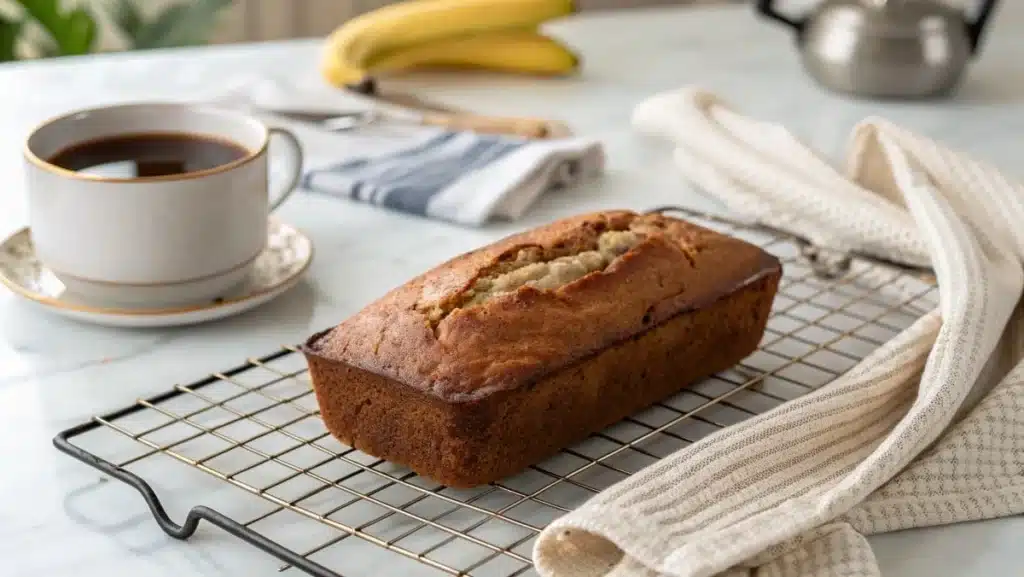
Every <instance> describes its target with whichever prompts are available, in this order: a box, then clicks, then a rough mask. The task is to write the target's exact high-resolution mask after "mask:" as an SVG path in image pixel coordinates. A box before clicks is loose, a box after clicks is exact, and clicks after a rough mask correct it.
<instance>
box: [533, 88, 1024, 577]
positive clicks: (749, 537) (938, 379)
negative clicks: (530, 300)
mask: <svg viewBox="0 0 1024 577" xmlns="http://www.w3.org/2000/svg"><path fill="white" fill-rule="evenodd" d="M633 118H634V124H635V126H636V127H637V128H638V129H639V130H640V131H642V132H644V133H648V134H654V135H658V136H660V137H663V138H664V139H666V140H667V141H669V142H670V143H671V145H672V146H673V148H674V160H675V163H676V164H677V166H678V167H679V168H680V169H681V172H682V174H683V175H684V177H685V178H687V179H689V180H691V181H692V182H693V183H695V184H696V185H697V186H698V187H700V188H701V189H703V190H705V191H707V192H709V193H710V194H712V195H714V196H717V197H718V198H720V199H721V200H723V201H724V202H725V203H726V204H727V205H728V206H730V207H731V208H732V209H734V210H735V211H738V212H740V213H741V214H744V215H746V216H749V217H753V218H754V219H756V220H760V221H761V222H763V223H765V224H770V225H774V226H777V227H781V228H785V229H788V230H791V231H793V232H796V233H799V234H802V235H804V236H807V237H811V238H813V239H814V240H815V241H816V242H818V243H820V244H821V245H823V246H825V247H827V248H834V249H839V250H857V251H860V252H862V253H868V254H874V255H878V256H884V257H885V258H887V259H891V260H897V261H899V262H903V263H906V264H930V265H931V267H932V268H933V270H934V271H935V274H936V277H937V280H938V285H939V295H940V303H939V306H938V308H937V309H936V310H934V311H932V312H931V313H930V314H927V315H925V316H924V317H922V318H921V319H920V320H919V321H917V322H916V323H915V324H914V325H912V326H911V327H910V328H908V329H907V330H906V331H904V332H903V333H900V334H899V335H897V336H896V337H894V338H893V339H892V340H891V341H890V342H889V343H887V344H886V345H884V346H882V347H881V348H879V349H878V350H877V351H875V352H874V353H873V354H871V355H869V356H868V358H866V359H865V360H864V361H862V362H861V363H860V364H858V365H857V366H856V367H854V368H853V369H851V370H850V371H849V372H848V373H846V374H845V375H843V376H841V377H839V378H837V379H836V380H835V381H833V382H832V383H830V384H829V385H827V386H825V387H822V388H821V389H819V390H817V391H814V392H811V393H809V394H807V395H805V396H803V397H801V398H799V399H796V400H794V401H790V402H789V403H786V404H783V405H781V406H779V407H778V408H776V409H774V410H772V411H770V412H768V413H765V414H762V415H758V416H756V417H753V418H751V419H750V420H748V421H745V422H743V423H741V424H738V425H734V426H732V427H729V428H727V429H724V430H721V431H719V432H717V433H714V434H712V435H709V436H708V437H705V438H704V439H702V440H701V441H699V442H697V443H694V444H693V445H689V446H687V447H685V448H684V449H682V450H680V451H678V452H677V453H675V454H673V455H670V456H669V457H667V458H665V459H663V460H661V461H659V462H658V463H655V464H653V465H651V466H649V467H648V468H646V469H644V470H642V471H640V472H638V473H637V474H635V475H633V476H632V477H629V478H627V479H625V480H623V481H621V482H620V483H618V484H617V485H614V486H612V487H610V488H609V489H607V490H606V491H604V492H602V493H600V494H598V495H596V496H595V497H593V498H592V499H591V500H590V501H588V502H587V503H584V504H583V505H582V506H581V507H580V508H578V509H577V510H575V511H572V512H570V513H568V514H566V515H565V516H563V517H562V518H560V519H556V520H555V521H554V522H553V523H552V524H551V525H549V526H548V527H547V528H546V529H545V530H544V531H543V532H542V533H541V534H540V536H539V538H538V539H537V542H536V545H535V548H534V560H535V562H536V565H537V568H538V571H539V572H540V573H541V574H542V575H544V576H546V577H595V576H601V575H605V576H615V577H634V576H635V577H659V576H672V577H710V576H713V575H718V576H720V577H750V576H754V575H757V576H759V577H811V576H814V577H818V576H820V577H825V576H829V577H832V576H836V577H838V576H845V577H878V576H879V568H878V565H877V562H876V560H875V557H874V555H873V553H872V550H871V547H870V545H869V543H868V541H867V539H866V538H865V536H866V535H871V534H874V533H882V532H886V531H896V530H902V529H909V528H915V527H926V526H933V525H943V524H949V523H957V522H964V521H976V520H980V519H991V518H996V517H1004V516H1010V515H1016V514H1021V513H1024V361H1022V360H1021V357H1022V354H1021V353H1022V346H1021V345H1022V338H1021V337H1022V335H1024V315H1022V313H1021V311H1022V310H1024V307H1022V306H1021V302H1020V299H1021V293H1022V289H1024V266H1022V262H1024V228H1022V227H1021V226H1020V223H1022V222H1024V200H1022V199H1024V185H1022V184H1021V183H1019V182H1015V181H1014V180H1012V179H1010V178H1008V177H1007V176H1006V175H1004V174H1002V173H1001V172H1000V171H999V170H998V169H997V168H995V167H994V166H991V165H988V164H986V163H984V162H981V161H978V160H975V159H972V158H970V157H968V156H967V155H964V154H962V153H959V152H956V151H953V150H950V149H948V148H945V147H944V146H942V145H941V144H939V143H937V142H934V141H932V140H929V139H927V138H925V137H923V136H920V135H917V134H914V133H912V132H910V131H908V130H906V129H904V128H902V127H900V126H897V125H894V124H892V123H891V122H888V121H886V120H884V119H879V118H869V119H867V120H865V121H863V122H862V123H860V124H859V125H858V126H857V127H856V128H855V129H854V130H853V134H852V147H851V150H850V154H849V156H848V158H847V163H846V170H845V172H842V171H840V170H837V169H835V168H833V167H832V166H831V165H830V164H829V163H828V162H826V161H825V160H823V159H821V158H820V157H819V156H818V155H817V154H816V153H815V152H814V151H812V150H811V149H810V148H808V147H807V146H806V145H804V144H803V143H802V142H800V141H799V140H798V139H797V138H796V137H794V136H793V135H792V134H791V133H790V132H788V131H787V130H786V129H785V128H784V127H782V126H779V125H776V124H771V123H768V122H760V121H757V120H754V119H750V118H747V117H744V116H742V115H740V114H738V113H737V112H735V111H733V110H732V109H731V108H730V107H729V106H728V105H727V104H725V103H724V102H722V101H721V100H720V99H719V98H718V97H716V96H715V95H713V94H710V93H707V92H704V91H701V90H699V89H684V90H680V91H674V92H669V93H664V94H659V95H656V96H654V97H652V98H650V99H648V100H647V101H645V102H643V103H642V104H641V105H640V106H638V107H637V108H636V110H635V111H634V117H633ZM1021 567H1024V565H1022V566H1021ZM1011 573H1013V570H1011Z"/></svg>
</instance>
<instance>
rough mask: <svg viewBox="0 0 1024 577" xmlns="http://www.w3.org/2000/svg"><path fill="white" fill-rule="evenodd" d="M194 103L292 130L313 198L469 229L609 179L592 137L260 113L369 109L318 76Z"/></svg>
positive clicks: (234, 86)
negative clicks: (325, 126)
mask: <svg viewBox="0 0 1024 577" xmlns="http://www.w3.org/2000/svg"><path fill="white" fill-rule="evenodd" d="M195 98H196V100H197V101H198V102H212V103H214V104H217V105H221V106H230V107H235V108H241V109H246V110H248V111H249V112H250V113H252V114H255V115H257V116H260V117H266V118H265V120H266V122H267V123H268V124H270V125H279V126H285V127H287V128H289V129H291V130H292V131H294V132H295V134H296V135H297V136H298V137H299V139H300V140H301V141H302V147H303V152H304V156H305V164H304V172H305V174H304V179H303V182H302V184H303V185H304V186H303V188H305V189H306V190H308V191H311V192H314V193H318V194H325V195H329V196H332V197H337V198H346V199H353V200H355V201H359V202H367V203H371V204H374V205H378V206H380V207H382V208H385V209H389V210H395V211H401V212H405V213H410V214H415V215H419V216H424V217H428V218H436V219H440V220H445V221H450V222H454V223H458V224H463V225H467V226H480V225H483V224H485V223H486V222H487V221H489V220H496V219H508V220H514V219H517V218H519V217H520V216H522V215H523V214H524V213H525V212H526V211H527V210H528V209H529V208H530V206H531V205H532V204H533V203H534V202H535V201H536V200H537V199H538V198H539V197H540V196H541V195H542V194H544V193H546V192H549V191H553V190H558V189H563V188H565V187H569V186H572V185H574V184H577V183H579V182H581V181H583V180H585V179H589V178H596V177H598V176H600V175H601V174H602V173H603V172H604V164H605V153H604V147H603V145H602V144H601V142H600V141H598V140H595V139H591V138H583V137H564V138H553V139H549V140H527V139H523V138H518V137H515V136H505V135H487V134H477V133H471V132H452V131H446V130H442V129H438V128H432V127H431V128H427V127H421V126H414V125H411V124H404V123H388V122H381V123H376V124H370V125H366V126H363V127H359V128H356V129H353V130H350V131H347V132H330V131H327V130H322V129H320V128H318V127H315V126H312V125H307V124H304V123H299V122H294V121H289V120H288V119H287V118H285V117H280V116H277V115H274V114H272V113H267V112H264V110H274V109H279V110H300V111H301V110H338V111H354V110H365V109H366V107H367V106H368V103H367V101H366V100H365V99H363V98H360V97H358V96H355V95H352V94H347V93H346V92H345V91H339V90H337V89H335V88H334V87H332V86H329V85H325V84H324V83H323V81H322V80H321V79H320V78H319V76H315V77H314V78H307V79H306V80H305V81H304V82H303V81H299V80H296V79H295V78H293V77H291V76H288V77H286V78H280V77H275V76H264V75H256V76H247V75H246V76H240V77H237V78H233V79H225V81H224V82H223V83H222V84H220V85H218V86H216V87H213V88H211V89H210V91H209V93H203V92H202V91H198V90H197V94H196V96H195ZM375 105H377V104H375ZM380 106H383V105H380ZM391 111H392V112H396V113H398V114H399V115H401V113H402V112H406V113H407V112H408V111H404V110H403V109H398V108H395V109H393V110H391ZM270 171H271V178H272V179H274V178H279V177H280V178H285V177H286V176H285V174H282V170H281V167H279V166H277V165H276V164H275V163H274V161H273V159H272V161H271V166H270Z"/></svg>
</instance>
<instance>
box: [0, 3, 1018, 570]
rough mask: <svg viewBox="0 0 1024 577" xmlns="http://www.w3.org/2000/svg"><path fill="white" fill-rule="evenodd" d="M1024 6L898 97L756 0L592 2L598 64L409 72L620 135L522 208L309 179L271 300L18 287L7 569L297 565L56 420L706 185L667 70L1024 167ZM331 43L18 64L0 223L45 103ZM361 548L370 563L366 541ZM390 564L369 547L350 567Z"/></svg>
mask: <svg viewBox="0 0 1024 577" xmlns="http://www.w3.org/2000/svg"><path fill="white" fill-rule="evenodd" d="M1022 26H1024V4H1022V3H1017V2H1005V3H1003V6H1002V10H1001V11H1000V12H998V13H997V14H996V17H995V18H994V24H993V26H992V29H991V34H990V35H989V37H988V42H987V45H986V47H985V51H984V53H983V57H982V58H981V59H980V60H979V61H977V62H975V63H973V65H972V68H971V70H970V73H969V76H968V78H967V82H966V84H965V86H964V87H963V89H962V90H961V92H960V93H959V94H958V96H957V97H956V98H954V99H951V100H948V101H943V102H908V103H885V104H882V103H877V102H863V101H861V102H857V101H849V100H846V99H843V98H840V97H837V96H834V95H831V94H827V93H825V92H823V91H821V90H819V89H818V88H817V87H816V86H815V85H813V84H812V83H811V81H810V80H809V79H808V78H807V77H806V76H805V75H804V74H803V72H802V71H801V70H800V68H799V66H798V63H797V60H796V55H795V52H794V49H793V42H792V39H791V38H789V37H787V32H786V31H784V30H781V29H779V28H778V27H776V26H774V25H771V24H768V23H765V22H763V21H760V20H758V19H756V18H755V17H754V16H753V14H752V12H751V10H749V9H748V8H747V7H729V8H706V9H704V8H702V9H678V10H668V9H656V10H645V11H637V12H633V13H615V14H604V15H602V14H595V15H589V16H587V17H579V18H574V19H571V20H569V21H566V22H562V23H558V25H556V26H553V27H552V30H554V31H555V32H556V33H558V34H559V35H561V36H562V37H563V38H565V39H566V40H568V41H569V42H571V43H572V44H574V45H575V46H576V47H577V48H578V49H580V50H581V51H582V53H583V55H584V58H585V60H586V69H585V73H584V74H583V75H582V77H580V78H578V79H573V80H568V81H558V80H548V81H529V80H526V79H522V78H487V77H485V76H473V77H459V78H455V77H451V78H446V79H445V82H434V83H431V82H429V81H428V80H427V79H422V78H421V79H410V80H408V81H406V82H404V83H403V85H404V86H403V87H406V88H410V89H416V90H419V91H421V92H422V93H423V94H425V95H428V96H431V97H433V98H435V99H437V100H442V101H445V102H448V103H450V104H453V105H461V106H467V107H470V108H473V109H475V110H478V111H481V112H494V113H502V114H531V115H539V116H545V115H546V116H551V117H556V118H562V119H564V120H567V121H568V122H570V123H571V124H572V125H573V127H574V128H575V129H576V130H577V131H578V132H580V133H585V134H590V135H594V136H597V137H599V138H601V139H603V140H604V142H605V143H606V144H607V151H608V155H609V169H608V174H607V176H606V177H605V178H604V179H602V180H601V181H600V182H596V183H594V184H592V185H590V186H586V187H582V188H579V189H576V190H572V191H569V192H566V193H564V194H559V195H556V196H550V197H548V198H545V199H543V200H542V201H541V202H540V204H539V205H538V206H537V207H536V209H535V210H533V211H531V213H530V214H529V215H528V217H527V218H526V219H524V220H523V221H522V222H519V223H515V224H503V225H495V226H491V227H487V228H485V229H480V230H467V229H463V228H458V227H453V226H450V225H447V224H441V223H436V222H429V221H425V220H419V219H413V218H407V217H403V216H399V215H395V214H392V213H387V212H385V211H383V210H379V209H374V208H370V207H367V206H362V205H356V204H353V203H351V202H345V201H340V200H331V199H325V198H319V197H313V196H308V195H303V194H299V195H298V196H297V197H296V198H295V199H294V200H293V201H290V202H289V203H288V204H286V206H285V207H284V208H283V209H282V210H281V212H280V216H281V218H283V219H285V220H287V221H289V222H291V223H293V224H295V225H297V226H299V227H300V228H302V229H303V230H305V231H306V232H307V233H308V234H309V235H310V236H311V237H312V238H313V240H314V242H315V243H316V247H317V257H316V260H315V262H314V264H313V266H312V268H311V270H310V271H309V273H308V276H307V278H306V280H305V281H304V282H303V283H302V284H300V285H299V286H298V287H297V288H295V289H294V290H292V291H291V292H289V293H287V294H286V295H284V296H283V297H281V298H280V299H278V300H276V301H274V302H272V303H270V304H268V305H266V306H264V307H262V308H260V309H258V310H256V311H253V312H250V313H247V314H244V315H242V316H238V317H235V318H232V319H228V320H225V321H221V322H216V323H212V324H207V325H202V326H197V327H192V328H185V329H174V330H115V329H105V328H99V327H93V326H88V325H82V324H75V323H73V322H71V321H65V320H62V319H58V318H56V317H54V316H50V315H47V314H44V313H42V312H38V311H36V310H34V309H31V308H29V307H27V306H26V305H25V304H24V303H22V302H19V301H17V300H16V299H15V298H14V296H13V295H11V294H9V293H7V292H6V291H2V292H0V319H2V322H0V455H2V465H0V470H2V472H0V557H2V558H3V561H2V564H0V574H3V575H16V576H22V575H24V576H28V575H43V574H45V575H72V574H74V575H77V576H78V577H88V576H93V575H95V576H97V577H98V576H100V575H103V576H108V575H129V574H141V575H147V576H151V577H156V576H162V575H167V576H174V577H179V576H181V575H196V576H199V575H202V576H219V575H248V576H258V575H274V574H277V567H278V563H277V562H275V561H274V560H273V559H271V558H269V557H267V556H265V555H263V554H261V553H259V552H256V551H255V550H252V549H251V548H249V547H248V546H246V545H244V544H240V543H238V542H236V541H234V540H233V539H232V538H230V537H228V536H227V535H224V534H222V533H221V532H220V531H217V530H215V529H212V528H210V529H200V532H199V534H197V535H196V537H195V538H194V539H193V541H192V542H188V543H185V542H179V541H175V540H173V539H170V538H168V537H167V536H165V535H164V534H163V533H161V532H160V530H159V529H158V528H157V526H156V525H155V524H154V523H153V521H152V518H151V516H150V515H149V513H148V511H147V510H146V509H145V507H144V504H143V502H142V500H141V499H140V498H139V496H138V495H137V494H136V493H135V492H134V491H132V490H131V489H129V488H127V487H125V486H122V485H120V484H119V483H111V482H104V481H103V480H101V475H99V474H98V473H97V472H95V471H93V470H91V469H89V468H87V467H85V466H83V465H81V464H80V463H78V462H75V461H72V460H71V459H69V458H67V457H65V456H63V455H61V454H59V453H58V452H57V451H55V450H54V449H53V447H52V446H51V444H50V442H51V438H52V437H53V435H54V434H55V433H57V432H58V431H60V430H63V429H65V428H67V427H69V426H71V425H74V424H77V423H79V422H81V421H83V420H85V419H88V418H89V417H90V416H91V415H93V414H96V413H98V412H102V411H105V410H109V409H113V408H117V407H120V406H123V405H126V404H129V403H131V402H133V401H134V400H135V399H136V398H137V397H140V396H147V395H151V394H154V393H157V392H160V391H162V390H166V389H168V388H169V387H170V386H171V385H172V384H175V383H183V382H190V381H193V380H195V379H197V378H199V377H201V376H203V375H206V374H208V373H210V372H213V371H218V370H223V369H226V368H228V367H230V366H233V365H236V364H238V363H239V362H241V361H242V360H243V359H244V358H246V357H250V356H258V355H260V354H263V353H266V352H270V351H271V350H273V349H274V348H276V347H277V346H278V345H281V344H285V343H295V342H298V341H300V340H301V339H302V338H303V337H305V336H306V335H307V334H308V333H310V332H311V331H313V330H317V329H320V328H325V327H327V326H329V325H331V324H334V323H335V322H337V321H339V320H340V319H342V318H343V317H345V316H346V315H348V314H350V313H352V312H354V311H355V310H356V309H357V308H359V307H360V306H362V305H363V304H365V303H367V302H368V301H369V300H371V299H372V298H374V297H376V296H377V295H379V294H380V293H381V292H382V291H384V290H385V289H387V288H389V287H391V286H394V285H396V284H399V283H400V282H402V281H404V280H405V279H406V278H407V277H409V276H411V275H412V274H414V273H416V272H419V271H421V270H422V269H424V268H426V267H427V266H429V265H431V264H433V263H436V262H438V261H440V260H442V259H444V258H447V257H449V256H452V255H454V254H455V253H457V252H461V251H463V250H468V249H470V248H472V247H474V246H477V245H479V244H481V243H483V242H484V241H488V240H491V239H494V238H496V237H498V236H502V235H504V234H506V233H508V232H509V231H510V230H513V229H518V228H521V227H526V226H530V225H533V224H536V223H539V222H542V221H545V220H548V219H550V218H552V217H555V216H560V215H565V214H568V213H572V212H577V211H583V210H589V209H597V208H607V207H615V206H624V207H631V208H638V209H643V208H647V207H651V206H653V205H657V204H663V203H688V204H691V205H695V206H706V205H707V201H706V200H703V199H702V198H701V197H700V196H698V195H697V194H695V193H694V192H693V191H690V190H688V189H687V187H686V186H685V185H684V184H682V183H681V182H680V179H679V178H678V176H677V175H676V174H675V173H674V172H673V169H672V167H671V165H670V163H669V151H667V150H665V149H664V148H663V147H661V146H659V145H656V144H652V143H649V142H645V141H644V140H643V139H642V138H640V137H638V136H636V135H634V134H633V133H632V132H631V130H630V128H629V122H628V119H629V114H630V111H631V109H632V107H633V105H634V104H635V103H637V102H638V101H639V100H641V99H642V98H643V97H645V96H647V95H649V94H652V93H654V92H657V91H660V90H664V89H670V88H674V87H678V86H680V85H683V84H687V83H699V84H702V85H704V86H707V87H709V88H712V89H715V90H718V91H720V92H721V93H722V94H723V95H725V96H726V98H728V99H729V100H731V101H733V102H734V103H736V104H737V105H738V106H739V107H741V108H742V109H743V110H745V111H747V112H748V113H750V114H753V115H755V116H759V117H762V118H769V119H774V120H779V121H782V122H785V123H787V124H788V125H789V126H791V127H792V128H793V129H794V130H796V131H797V132H798V133H800V134H802V135H803V136H805V137H806V138H807V139H808V140H809V141H810V142H811V143H812V144H814V145H816V146H819V147H821V148H822V149H823V150H825V151H828V152H835V151H838V150H839V149H840V147H842V146H844V145H845V142H844V139H845V137H846V134H847V133H848V131H849V129H850V127H851V126H852V124H853V123H855V122H856V121H857V120H859V119H861V118H862V117H864V116H866V115H869V114H881V115H884V116H887V117H889V118H891V119H893V120H895V121H897V122H901V123H904V124H906V125H908V126H910V127H912V128H913V129H916V130H919V131H922V132H923V133H926V134H929V135H931V136H933V137H937V138H940V139H943V140H944V141H946V142H948V143H949V144H951V145H953V146H956V147H959V148H962V149H964V150H967V151H970V152H971V153H974V154H976V155H978V156H981V157H983V158H987V159H989V160H992V161H994V162H996V163H998V164H999V165H1001V166H1003V167H1005V168H1006V169H1007V170H1009V171H1010V172H1013V171H1020V172H1022V175H1021V176H1024V170H1021V169H1020V168H1014V167H1015V166H1019V161H1020V158H1021V157H1022V156H1024V140H1022V135H1024V36H1022V35H1020V33H1019V30H1020V29H1021V27H1022ZM318 47H319V44H318V42H314V41H297V42H286V43H270V44H263V45H242V46H231V47H217V48H202V49H195V50H180V51H166V52H156V53H152V54H121V55H109V56H101V57H92V58H83V59H69V60H62V61H52V62H39V63H24V64H15V65H5V66H0V87H2V88H0V135H2V136H0V175H2V182H3V185H4V187H5V188H4V191H3V194H0V233H3V234H7V233H9V232H12V231H13V230H15V229H16V228H18V227H21V226H23V225H24V224H26V215H25V199H24V194H23V191H22V181H21V177H22V172H21V164H20V162H21V161H20V156H19V152H20V146H21V143H22V139H23V138H24V136H25V135H26V133H27V132H28V131H29V130H30V129H31V127H32V126H33V125H35V124H36V123H37V122H39V121H41V120H43V119H45V118H46V117H48V116H51V115H54V114H57V113H62V112H65V111H67V110H70V109H73V108H78V107H84V106H90V105H96V104H103V103H109V102H113V101H126V100H135V99H148V98H160V99H167V98H186V99H187V98H194V97H195V96H196V95H197V94H205V93H209V91H210V90H211V89H215V88H216V87H217V86H219V85H221V84H223V83H224V82H225V80H226V79H228V80H229V79H231V78H234V77H236V76H238V77H241V76H247V75H248V76H252V75H267V74H272V75H275V76H277V77H278V78H282V79H285V80H286V81H288V82H292V83H294V84H295V85H296V86H301V85H314V84H318V79H317V76H316V60H317V51H318ZM303 136H304V139H305V143H306V145H307V147H308V148H309V150H310V151H311V152H312V153H314V154H316V153H321V154H322V153H323V152H324V146H326V143H325V142H324V141H322V140H318V139H317V135H315V134H310V133H304V134H303ZM318 147H319V148H318ZM178 473H179V471H178V470H177V469H172V470H170V471H169V472H168V475H170V476H171V477H174V475H177V474H178ZM171 485H173V483H171ZM168 493H169V494H168V495H167V504H168V508H169V511H170V513H171V515H172V516H173V517H174V518H175V519H179V520H180V519H181V517H182V515H183V514H184V512H185V511H187V509H188V508H189V507H191V506H193V505H196V504H199V503H198V501H202V496H203V495H197V494H196V493H195V492H193V493H185V494H178V493H175V492H174V491H173V490H170V491H168ZM1022 539H1024V519H1022V518H1015V519H1005V520H996V521H989V522H983V523H973V524H964V525H959V526H955V527H946V528H935V529H929V530H918V531H907V532H903V533H899V534H893V535H882V536H877V537H873V538H872V542H873V543H874V544H875V546H876V552H877V554H878V556H879V559H880V562H881V564H882V567H883V569H884V572H885V574H886V575H901V576H905V577H915V576H919V577H925V576H928V577H943V576H950V577H952V576H959V577H971V576H976V577H982V576H986V577H987V576H989V575H1017V574H1021V573H1020V572H1021V571H1024V553H1022V552H1021V548H1020V544H1021V543H1022V542H1024V541H1022ZM352 562H353V567H358V566H359V565H360V562H359V559H354V560H353V561H352ZM367 563H369V561H367ZM364 565H365V564H364ZM363 569H366V567H365V566H364V567H363ZM377 570H378V571H379V566H377ZM372 573H374V571H372V570H370V571H369V573H362V570H361V569H358V568H355V569H353V572H352V573H349V572H346V575H350V574H351V575H356V574H372ZM376 574H380V573H379V572H377V573H376Z"/></svg>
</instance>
